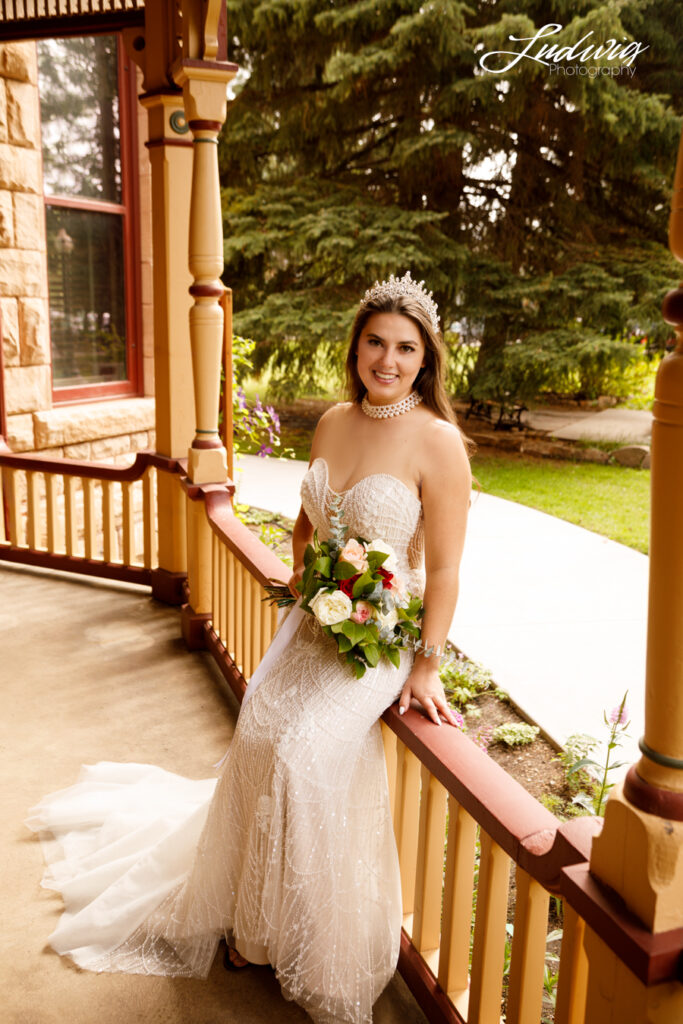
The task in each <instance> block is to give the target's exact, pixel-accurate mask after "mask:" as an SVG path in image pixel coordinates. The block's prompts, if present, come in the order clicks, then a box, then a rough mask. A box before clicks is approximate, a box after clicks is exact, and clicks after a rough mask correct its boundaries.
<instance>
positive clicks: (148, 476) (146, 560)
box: [142, 466, 157, 569]
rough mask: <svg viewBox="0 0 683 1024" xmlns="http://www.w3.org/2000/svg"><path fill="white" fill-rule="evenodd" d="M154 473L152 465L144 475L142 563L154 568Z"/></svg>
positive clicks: (155, 554) (148, 567) (155, 560)
mask: <svg viewBox="0 0 683 1024" xmlns="http://www.w3.org/2000/svg"><path fill="white" fill-rule="evenodd" d="M154 474H155V470H154V468H153V467H151V466H150V467H148V468H147V469H146V470H145V472H144V474H143V477H142V564H143V565H144V567H145V569H153V568H155V567H156V564H157V553H156V535H157V531H156V501H155V494H154V491H155V487H154V482H155V478H154Z"/></svg>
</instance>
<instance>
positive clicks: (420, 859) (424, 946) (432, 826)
mask: <svg viewBox="0 0 683 1024" xmlns="http://www.w3.org/2000/svg"><path fill="white" fill-rule="evenodd" d="M421 782H422V785H421V797H420V823H419V827H418V844H417V866H416V870H415V919H414V922H413V936H412V939H413V945H414V946H415V948H416V949H417V950H418V952H420V953H421V954H422V956H423V957H424V959H425V960H426V962H427V963H428V964H429V966H430V967H431V968H432V970H433V971H434V972H435V973H436V970H437V964H438V957H439V936H440V933H441V893H442V887H443V856H444V845H445V842H446V803H447V799H448V793H447V792H446V790H445V789H444V787H443V786H442V785H441V783H440V782H439V781H438V780H437V779H435V778H434V776H433V775H432V774H431V772H430V771H429V769H428V768H427V767H426V766H425V765H422V770H421Z"/></svg>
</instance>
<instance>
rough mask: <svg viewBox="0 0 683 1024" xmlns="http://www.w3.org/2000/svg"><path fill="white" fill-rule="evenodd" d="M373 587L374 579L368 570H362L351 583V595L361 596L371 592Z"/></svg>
mask: <svg viewBox="0 0 683 1024" xmlns="http://www.w3.org/2000/svg"><path fill="white" fill-rule="evenodd" d="M374 589H375V581H374V580H373V578H372V576H371V575H370V573H369V572H364V573H363V575H362V576H359V577H358V579H357V580H356V582H355V583H354V585H353V596H354V597H363V595H364V594H371V593H372V591H373V590H374Z"/></svg>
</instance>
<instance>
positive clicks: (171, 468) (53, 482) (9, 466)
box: [0, 442, 183, 584]
mask: <svg viewBox="0 0 683 1024" xmlns="http://www.w3.org/2000/svg"><path fill="white" fill-rule="evenodd" d="M182 469H183V467H182V465H181V463H180V462H179V461H176V460H171V459H165V458H163V457H162V456H159V455H155V454H154V453H152V452H139V453H138V454H137V456H136V458H135V462H134V463H133V465H132V466H127V467H125V468H122V467H117V466H109V465H104V464H98V463H92V462H79V461H76V460H72V459H46V458H43V457H42V456H39V455H17V454H14V453H12V452H10V451H9V449H8V448H7V447H6V445H4V443H3V442H0V510H1V512H0V560H4V561H10V562H19V563H24V564H28V565H35V566H42V567H47V568H52V569H62V570H66V571H68V572H75V573H81V574H85V575H90V576H102V577H105V578H107V579H117V580H124V581H126V582H130V583H143V584H150V583H151V578H152V571H153V570H154V569H155V567H156V565H157V543H158V538H157V512H156V509H157V500H156V475H157V472H158V471H160V470H161V471H165V472H174V473H179V472H182Z"/></svg>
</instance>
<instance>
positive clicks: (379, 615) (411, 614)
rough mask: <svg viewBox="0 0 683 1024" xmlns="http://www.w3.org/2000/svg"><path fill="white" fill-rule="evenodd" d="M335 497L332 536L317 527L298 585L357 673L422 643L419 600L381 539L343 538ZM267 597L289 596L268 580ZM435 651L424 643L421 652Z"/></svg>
mask: <svg viewBox="0 0 683 1024" xmlns="http://www.w3.org/2000/svg"><path fill="white" fill-rule="evenodd" d="M340 502H341V499H334V500H333V502H332V509H331V515H330V525H331V535H330V538H329V540H325V541H320V540H319V539H318V534H317V531H316V532H315V534H314V535H313V542H312V543H311V544H309V545H308V546H307V548H306V551H305V554H304V574H303V578H302V580H301V582H300V583H299V584H298V585H297V586H298V589H299V590H300V591H301V594H302V601H301V607H302V609H303V610H304V611H306V612H309V613H310V614H311V615H314V616H315V618H316V619H317V620H318V622H319V623H320V625H321V626H322V628H323V631H324V632H325V633H327V635H328V636H333V637H334V638H335V640H336V641H337V646H338V648H339V650H340V652H341V653H342V654H344V655H345V656H346V660H347V661H348V662H349V664H350V665H351V667H352V668H353V670H354V672H355V674H356V678H358V679H360V677H361V676H362V675H363V674H364V672H365V669H366V667H367V666H368V665H370V666H371V667H374V666H375V665H377V664H378V662H379V660H380V658H382V657H386V658H388V659H389V661H390V662H391V663H392V665H394V666H395V667H396V668H398V666H399V664H400V657H401V655H400V652H401V649H402V648H406V647H414V648H416V649H421V648H423V644H422V641H421V640H420V625H419V623H420V619H421V617H422V611H423V607H422V600H421V599H420V598H419V597H416V596H413V595H412V594H410V593H408V592H407V591H406V588H405V584H404V582H403V580H402V579H401V577H400V575H399V574H398V572H397V564H396V555H395V553H394V551H393V549H392V547H391V546H390V545H389V544H387V543H386V542H385V541H383V540H382V539H381V538H376V539H375V540H371V541H368V540H364V539H363V538H361V537H355V538H351V539H347V536H346V534H347V527H346V526H345V525H344V523H343V522H342V518H341V513H340V510H339V505H340ZM268 593H269V595H270V600H272V601H277V603H278V605H280V606H284V605H287V604H290V603H293V601H294V598H293V597H292V595H291V594H290V593H289V591H288V589H287V587H285V586H282V585H275V584H273V585H272V586H270V587H269V588H268ZM431 653H434V650H433V648H426V649H425V654H431Z"/></svg>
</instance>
